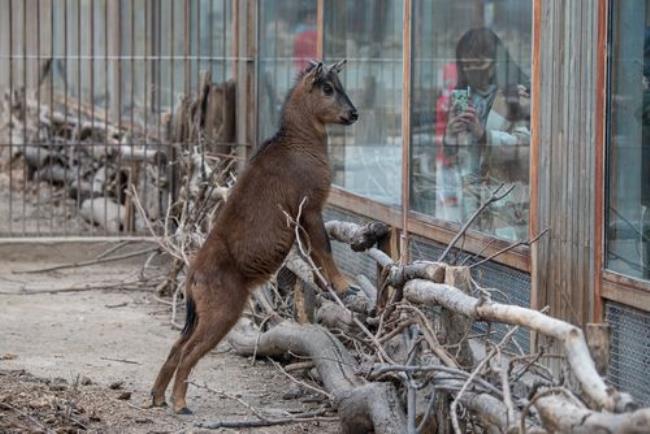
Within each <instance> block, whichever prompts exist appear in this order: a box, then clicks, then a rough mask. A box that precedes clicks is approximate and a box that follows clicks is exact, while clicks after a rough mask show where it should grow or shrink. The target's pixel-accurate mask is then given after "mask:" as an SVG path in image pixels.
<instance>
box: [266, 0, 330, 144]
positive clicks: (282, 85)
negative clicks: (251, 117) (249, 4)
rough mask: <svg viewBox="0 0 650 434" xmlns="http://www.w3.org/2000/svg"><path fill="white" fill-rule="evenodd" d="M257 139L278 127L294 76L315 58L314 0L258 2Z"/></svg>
mask: <svg viewBox="0 0 650 434" xmlns="http://www.w3.org/2000/svg"><path fill="white" fill-rule="evenodd" d="M259 7H260V9H259V44H260V46H259V58H258V59H259V82H258V97H259V100H258V104H259V105H258V110H259V112H258V121H259V124H258V134H259V137H258V139H259V140H264V139H266V138H269V137H270V136H271V135H272V134H273V133H275V132H276V131H277V129H278V122H279V120H280V111H281V109H282V103H283V102H284V98H285V97H286V95H287V92H288V91H289V89H291V87H292V86H293V83H294V80H295V78H296V75H297V73H298V72H299V71H301V70H303V69H304V68H305V67H307V64H308V62H309V60H310V59H315V58H316V54H317V53H316V47H317V38H318V31H317V28H316V0H299V1H296V0H262V1H260V3H259Z"/></svg>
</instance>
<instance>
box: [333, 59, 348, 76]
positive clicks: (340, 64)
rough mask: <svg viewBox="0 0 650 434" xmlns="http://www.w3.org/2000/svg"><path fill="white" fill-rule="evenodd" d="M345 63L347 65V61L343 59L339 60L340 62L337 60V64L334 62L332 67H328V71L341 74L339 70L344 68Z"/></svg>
mask: <svg viewBox="0 0 650 434" xmlns="http://www.w3.org/2000/svg"><path fill="white" fill-rule="evenodd" d="M346 63H347V60H345V59H341V60H339V61H338V62H336V63H335V64H334V65H332V66H331V67H330V69H331V70H332V71H334V72H336V73H337V74H338V73H339V72H341V70H342V69H343V66H344V65H345V64H346Z"/></svg>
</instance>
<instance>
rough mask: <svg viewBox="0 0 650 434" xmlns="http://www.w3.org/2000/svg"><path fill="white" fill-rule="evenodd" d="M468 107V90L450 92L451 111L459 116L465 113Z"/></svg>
mask: <svg viewBox="0 0 650 434" xmlns="http://www.w3.org/2000/svg"><path fill="white" fill-rule="evenodd" d="M468 106H469V89H454V90H452V91H451V111H452V113H453V114H454V115H459V114H461V113H464V112H465V111H467V107H468Z"/></svg>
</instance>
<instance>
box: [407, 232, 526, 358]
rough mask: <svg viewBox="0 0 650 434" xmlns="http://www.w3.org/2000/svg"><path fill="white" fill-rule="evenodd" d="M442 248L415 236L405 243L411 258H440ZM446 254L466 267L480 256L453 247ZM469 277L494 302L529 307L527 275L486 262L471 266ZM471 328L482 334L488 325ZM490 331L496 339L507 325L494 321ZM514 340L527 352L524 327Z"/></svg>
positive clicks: (443, 248)
mask: <svg viewBox="0 0 650 434" xmlns="http://www.w3.org/2000/svg"><path fill="white" fill-rule="evenodd" d="M445 247H446V246H444V245H442V244H439V243H436V242H434V241H429V240H424V239H422V238H415V237H414V238H413V239H412V240H411V241H410V243H409V249H410V255H411V258H412V259H413V260H428V261H435V260H437V259H438V258H439V257H440V255H441V254H442V252H443V251H444V250H445ZM450 255H451V257H452V258H453V257H456V263H458V264H465V265H468V266H471V265H472V264H474V263H476V262H478V261H479V260H481V259H483V258H481V257H476V256H473V255H468V254H467V253H465V252H462V251H460V250H458V249H453V250H452V251H451V253H450ZM472 277H473V278H474V280H475V281H476V282H477V283H478V284H479V285H481V287H483V288H484V289H486V290H488V291H489V292H490V294H491V296H492V299H493V300H494V301H496V302H500V303H509V304H515V305H518V306H524V307H530V276H529V275H528V274H526V273H523V272H521V271H518V270H515V269H512V268H510V267H506V266H504V265H500V264H497V263H495V262H492V261H488V262H486V263H484V264H481V265H478V266H476V267H473V268H472ZM474 295H477V294H474ZM474 330H475V331H477V332H480V333H485V332H487V331H488V324H487V323H484V322H476V323H474ZM490 332H491V333H493V335H492V339H493V340H494V341H497V342H498V341H499V340H500V339H501V338H503V336H505V334H506V333H507V327H506V326H504V325H499V324H496V325H493V326H492V328H491V330H490ZM514 339H515V340H516V341H517V343H518V344H519V346H520V347H521V348H522V349H523V350H524V351H528V349H529V347H530V338H529V334H528V332H527V331H526V330H524V329H521V330H519V331H517V332H516V333H515V335H514Z"/></svg>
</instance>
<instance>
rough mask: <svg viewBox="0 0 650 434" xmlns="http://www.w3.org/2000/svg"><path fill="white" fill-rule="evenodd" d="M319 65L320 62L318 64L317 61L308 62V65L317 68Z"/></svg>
mask: <svg viewBox="0 0 650 434" xmlns="http://www.w3.org/2000/svg"><path fill="white" fill-rule="evenodd" d="M319 63H320V62H318V61H316V60H314V59H310V60H309V64H310V65H311V66H318V64H319Z"/></svg>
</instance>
